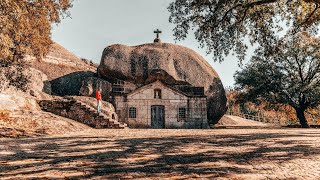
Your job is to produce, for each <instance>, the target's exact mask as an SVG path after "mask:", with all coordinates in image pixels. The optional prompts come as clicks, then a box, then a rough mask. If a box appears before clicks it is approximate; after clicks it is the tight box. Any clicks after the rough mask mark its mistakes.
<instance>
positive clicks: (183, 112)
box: [178, 108, 187, 121]
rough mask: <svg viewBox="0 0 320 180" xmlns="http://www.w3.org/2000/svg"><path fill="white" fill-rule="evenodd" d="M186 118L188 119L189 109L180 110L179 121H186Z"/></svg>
mask: <svg viewBox="0 0 320 180" xmlns="http://www.w3.org/2000/svg"><path fill="white" fill-rule="evenodd" d="M186 118H187V109H186V108H179V112H178V121H185V120H186Z"/></svg>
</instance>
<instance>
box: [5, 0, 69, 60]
mask: <svg viewBox="0 0 320 180" xmlns="http://www.w3.org/2000/svg"><path fill="white" fill-rule="evenodd" d="M70 7H71V0H1V1H0V49H1V51H0V60H2V61H9V62H10V61H16V60H21V59H22V58H23V56H24V55H26V54H28V55H33V56H35V57H38V58H40V57H42V56H43V55H45V54H46V53H47V52H48V49H49V47H50V44H51V43H52V41H51V37H50V35H51V33H50V31H51V24H52V23H59V22H60V20H61V17H62V16H64V15H67V14H68V13H67V10H68V8H70Z"/></svg>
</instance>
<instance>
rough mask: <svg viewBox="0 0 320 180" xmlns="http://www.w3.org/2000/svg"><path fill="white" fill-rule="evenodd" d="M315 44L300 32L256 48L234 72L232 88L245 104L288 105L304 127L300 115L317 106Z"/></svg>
mask: <svg viewBox="0 0 320 180" xmlns="http://www.w3.org/2000/svg"><path fill="white" fill-rule="evenodd" d="M319 43H320V39H319V38H316V37H314V36H310V35H309V34H308V33H306V32H300V33H296V34H295V35H290V36H285V37H283V38H282V39H280V40H279V41H278V43H276V44H275V45H273V46H270V47H268V48H266V47H259V48H257V50H256V51H255V55H254V56H253V57H252V59H251V61H250V63H249V64H248V65H246V67H244V68H243V70H242V71H240V72H239V71H238V72H236V74H235V81H236V87H237V88H238V89H239V90H241V92H242V93H243V97H244V99H245V100H249V101H252V102H258V101H259V100H262V99H263V100H266V101H268V102H271V103H280V104H286V105H290V106H291V107H293V108H294V109H295V110H296V112H297V117H298V119H299V120H300V123H301V125H302V126H303V127H308V123H307V121H306V119H305V116H304V112H305V110H306V109H307V108H310V107H316V106H317V105H319V103H320V47H319Z"/></svg>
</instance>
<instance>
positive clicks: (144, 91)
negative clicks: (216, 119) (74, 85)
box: [114, 80, 208, 129]
mask: <svg viewBox="0 0 320 180" xmlns="http://www.w3.org/2000/svg"><path fill="white" fill-rule="evenodd" d="M200 89H201V88H200ZM114 100H115V101H114V105H115V108H116V110H117V115H118V118H119V119H120V121H122V122H125V123H127V124H128V125H129V126H131V127H150V128H155V129H159V128H207V127H208V123H207V109H206V96H205V95H204V94H203V90H202V92H201V90H200V93H197V92H196V93H194V92H190V91H189V92H183V91H181V90H179V89H177V88H175V87H174V86H172V85H169V84H166V83H164V82H162V81H161V80H156V81H154V82H152V83H150V84H147V85H144V86H142V87H140V88H137V89H135V90H133V91H132V92H130V93H128V94H114Z"/></svg>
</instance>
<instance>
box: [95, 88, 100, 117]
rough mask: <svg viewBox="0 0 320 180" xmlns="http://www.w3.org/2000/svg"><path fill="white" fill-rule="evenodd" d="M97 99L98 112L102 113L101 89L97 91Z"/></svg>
mask: <svg viewBox="0 0 320 180" xmlns="http://www.w3.org/2000/svg"><path fill="white" fill-rule="evenodd" d="M96 99H97V112H98V113H100V112H101V92H100V90H99V89H98V90H97V91H96Z"/></svg>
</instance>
